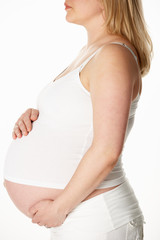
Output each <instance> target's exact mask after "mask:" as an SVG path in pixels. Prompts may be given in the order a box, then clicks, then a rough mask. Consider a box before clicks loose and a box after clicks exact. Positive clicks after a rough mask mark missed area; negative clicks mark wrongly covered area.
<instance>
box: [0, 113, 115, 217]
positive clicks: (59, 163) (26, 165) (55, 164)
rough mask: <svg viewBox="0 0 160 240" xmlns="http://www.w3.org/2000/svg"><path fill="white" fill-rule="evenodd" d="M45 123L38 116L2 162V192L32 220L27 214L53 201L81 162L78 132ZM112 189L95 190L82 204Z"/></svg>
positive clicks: (70, 126)
mask: <svg viewBox="0 0 160 240" xmlns="http://www.w3.org/2000/svg"><path fill="white" fill-rule="evenodd" d="M46 119H48V118H45V117H44V118H43V117H42V115H41V114H40V116H39V118H38V120H36V121H35V122H33V128H32V131H31V132H30V133H29V134H28V135H27V136H23V137H22V138H20V139H19V138H17V139H16V140H13V141H12V142H11V144H10V146H9V149H8V152H7V154H6V159H5V166H4V180H5V181H4V184H5V187H6V190H7V192H8V194H9V196H10V198H11V200H12V201H13V202H14V204H15V205H16V207H17V208H18V209H19V210H20V211H21V212H22V213H24V214H25V215H26V216H28V217H32V216H30V214H29V212H28V210H29V208H30V207H31V206H33V205H34V204H35V203H37V202H39V201H41V200H43V199H52V200H55V199H56V198H57V197H58V196H59V194H61V193H62V192H63V189H64V188H65V186H66V185H67V184H68V182H69V181H70V179H71V177H72V175H73V174H74V172H75V170H76V168H77V166H78V164H79V161H80V160H81V158H82V149H83V148H82V147H83V144H84V136H83V134H81V131H82V128H81V129H79V128H78V127H77V126H74V129H73V126H72V125H68V127H67V128H65V127H64V128H63V127H62V126H61V127H60V128H58V130H57V129H56V128H55V127H54V122H53V120H52V121H51V120H50V121H51V123H48V122H45V121H49V120H46ZM55 126H57V124H55ZM84 128H86V126H84ZM84 131H87V129H84ZM71 132H72V135H71ZM117 186H118V185H117ZM115 187H116V186H114V187H110V188H104V189H95V190H94V191H93V192H92V193H91V194H89V195H88V196H87V197H86V198H85V199H84V200H83V201H85V200H87V199H89V198H91V197H94V196H96V195H98V194H100V193H103V192H106V191H109V190H111V189H113V188H115Z"/></svg>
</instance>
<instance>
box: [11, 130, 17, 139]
mask: <svg viewBox="0 0 160 240" xmlns="http://www.w3.org/2000/svg"><path fill="white" fill-rule="evenodd" d="M12 138H13V139H16V138H17V135H16V134H15V132H14V131H13V132H12Z"/></svg>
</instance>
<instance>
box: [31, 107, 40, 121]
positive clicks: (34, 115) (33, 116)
mask: <svg viewBox="0 0 160 240" xmlns="http://www.w3.org/2000/svg"><path fill="white" fill-rule="evenodd" d="M37 118H38V114H37V111H36V110H35V109H33V108H32V111H31V115H30V119H31V120H32V121H35V120H37Z"/></svg>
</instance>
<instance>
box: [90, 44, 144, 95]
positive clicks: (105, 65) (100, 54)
mask: <svg viewBox="0 0 160 240" xmlns="http://www.w3.org/2000/svg"><path fill="white" fill-rule="evenodd" d="M88 76H89V86H90V92H91V91H92V89H93V88H92V86H94V85H95V84H96V81H98V84H100V81H107V82H108V84H109V82H110V81H111V82H112V79H115V80H114V81H117V83H118V81H119V82H120V81H122V82H123V84H124V85H125V84H126V85H127V84H131V85H132V86H133V88H134V86H135V85H137V83H138V76H139V72H138V65H137V63H136V61H135V58H134V57H133V55H132V53H131V52H130V51H129V50H128V49H126V47H124V46H122V45H120V44H105V45H104V46H102V47H101V48H100V49H99V50H98V51H97V53H96V55H95V56H94V58H93V59H92V61H91V64H90V67H89V75H88ZM102 79H103V80H102ZM104 79H105V80H104ZM116 79H117V80H116ZM133 95H135V94H133Z"/></svg>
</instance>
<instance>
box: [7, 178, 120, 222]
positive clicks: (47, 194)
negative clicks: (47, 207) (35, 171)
mask: <svg viewBox="0 0 160 240" xmlns="http://www.w3.org/2000/svg"><path fill="white" fill-rule="evenodd" d="M119 185H120V184H119ZM119 185H116V186H114V187H109V188H104V189H95V190H94V191H93V192H92V193H90V194H89V195H88V196H87V197H86V198H85V199H84V200H83V201H86V200H87V199H90V198H92V197H94V196H96V195H98V194H101V193H103V192H107V191H109V190H111V189H113V188H115V187H117V186H119ZM4 186H5V188H6V190H7V192H8V194H9V196H10V198H11V200H12V201H13V203H14V204H15V206H16V207H17V208H18V209H19V210H20V211H21V212H22V213H24V214H25V215H26V216H27V217H29V218H32V215H31V214H30V213H29V211H28V210H29V209H30V207H31V206H33V205H34V204H35V203H37V202H39V201H41V200H43V199H51V200H55V199H56V198H57V197H58V196H59V195H60V194H61V193H62V192H63V189H55V188H46V187H37V186H31V185H25V184H19V183H15V182H11V181H8V180H6V179H5V180H4ZM83 201H82V202H83Z"/></svg>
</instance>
